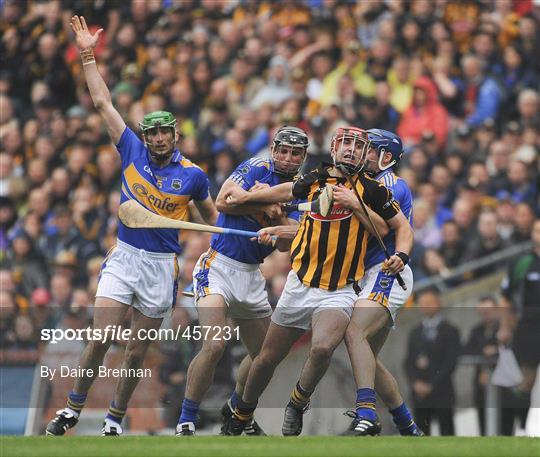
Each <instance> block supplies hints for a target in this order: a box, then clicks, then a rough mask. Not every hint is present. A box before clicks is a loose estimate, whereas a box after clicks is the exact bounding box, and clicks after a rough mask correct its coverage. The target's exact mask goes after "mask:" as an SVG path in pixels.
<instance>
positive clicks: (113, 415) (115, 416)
mask: <svg viewBox="0 0 540 457" xmlns="http://www.w3.org/2000/svg"><path fill="white" fill-rule="evenodd" d="M125 415H126V410H125V409H124V410H122V409H118V408H117V407H116V405H115V404H114V400H113V401H111V406H109V411H108V412H107V415H106V416H105V419H109V420H112V421H113V422H116V423H117V424H118V425H120V424H121V423H122V419H123V418H124V416H125Z"/></svg>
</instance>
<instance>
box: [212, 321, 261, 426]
mask: <svg viewBox="0 0 540 457" xmlns="http://www.w3.org/2000/svg"><path fill="white" fill-rule="evenodd" d="M233 324H234V325H235V326H237V327H238V329H239V333H240V339H241V340H242V343H243V344H244V346H245V347H246V349H247V351H248V355H246V356H245V357H244V358H243V359H242V362H241V363H240V366H239V367H238V372H237V375H236V385H235V388H234V391H233V392H232V394H231V396H230V398H229V399H228V400H227V402H226V404H224V405H223V407H222V408H221V414H222V417H223V426H222V428H221V433H222V434H224V433H226V431H227V429H228V424H227V422H228V421H229V420H230V419H231V417H232V414H233V412H234V409H235V408H236V405H237V404H238V400H239V399H240V398H242V395H243V393H244V386H245V384H246V380H247V377H248V374H249V370H250V368H251V363H252V360H253V359H254V358H255V357H256V356H257V355H258V354H259V352H260V350H261V347H262V344H263V342H264V337H265V336H266V332H267V331H268V326H269V325H270V317H263V318H261V319H240V318H235V319H233ZM244 432H245V434H246V435H250V436H262V435H265V433H264V431H263V430H262V429H261V427H260V426H259V424H257V422H256V421H255V420H253V421H251V423H250V424H249V425H248V426H246V428H245V430H244Z"/></svg>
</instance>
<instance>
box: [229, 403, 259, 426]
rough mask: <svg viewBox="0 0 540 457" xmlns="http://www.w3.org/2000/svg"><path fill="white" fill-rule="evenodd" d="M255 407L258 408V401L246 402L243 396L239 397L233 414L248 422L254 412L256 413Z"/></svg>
mask: <svg viewBox="0 0 540 457" xmlns="http://www.w3.org/2000/svg"><path fill="white" fill-rule="evenodd" d="M255 409H257V402H255V403H245V402H244V401H243V400H242V399H241V398H238V401H237V404H236V407H235V408H234V413H233V414H234V416H235V417H236V418H237V419H239V420H241V421H243V422H247V421H249V420H251V419H253V414H254V413H255Z"/></svg>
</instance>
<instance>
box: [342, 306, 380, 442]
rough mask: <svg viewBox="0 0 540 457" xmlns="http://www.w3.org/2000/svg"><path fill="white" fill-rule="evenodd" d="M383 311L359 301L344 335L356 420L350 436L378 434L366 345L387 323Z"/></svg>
mask: <svg viewBox="0 0 540 457" xmlns="http://www.w3.org/2000/svg"><path fill="white" fill-rule="evenodd" d="M389 316H390V315H389V313H388V311H387V309H386V308H384V307H383V306H380V305H379V304H377V303H376V302H374V301H372V300H366V299H359V300H357V301H356V303H355V308H354V311H353V314H352V317H351V322H350V323H349V326H348V327H347V331H346V334H345V343H346V345H347V350H348V352H349V358H350V360H351V366H352V370H353V374H354V379H355V382H356V387H357V391H356V416H357V417H356V419H355V420H354V421H353V423H352V424H351V427H350V429H349V433H350V434H354V435H368V434H378V433H380V428H381V427H380V422H379V420H378V417H377V413H376V408H375V371H376V367H377V362H376V358H375V354H374V353H373V350H372V349H371V346H370V344H369V338H371V337H372V336H374V335H375V334H376V333H377V332H379V330H381V329H382V328H383V327H384V325H385V324H386V323H387V322H388V319H389Z"/></svg>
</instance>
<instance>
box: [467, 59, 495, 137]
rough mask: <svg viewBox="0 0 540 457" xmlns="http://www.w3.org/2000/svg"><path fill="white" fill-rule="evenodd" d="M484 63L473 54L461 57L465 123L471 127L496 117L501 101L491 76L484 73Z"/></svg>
mask: <svg viewBox="0 0 540 457" xmlns="http://www.w3.org/2000/svg"><path fill="white" fill-rule="evenodd" d="M484 65H485V62H483V61H482V59H481V58H480V57H478V56H475V55H474V54H468V55H466V56H464V57H463V58H462V59H461V69H462V71H463V75H464V78H463V85H464V89H463V94H464V97H465V116H466V123H467V124H468V125H470V126H472V127H476V126H478V125H480V124H481V123H482V122H484V121H485V120H486V119H497V116H498V115H499V109H500V105H501V102H502V94H501V90H500V88H499V87H498V85H497V83H496V82H495V80H494V79H493V78H491V77H489V76H486V75H485V74H484V68H483V66H484Z"/></svg>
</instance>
